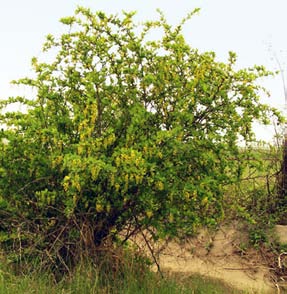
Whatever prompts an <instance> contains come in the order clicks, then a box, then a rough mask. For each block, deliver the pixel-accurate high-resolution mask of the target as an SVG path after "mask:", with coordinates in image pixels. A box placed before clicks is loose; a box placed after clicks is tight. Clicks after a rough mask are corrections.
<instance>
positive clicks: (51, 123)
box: [0, 8, 280, 273]
mask: <svg viewBox="0 0 287 294" xmlns="http://www.w3.org/2000/svg"><path fill="white" fill-rule="evenodd" d="M195 12H196V11H194V12H193V13H191V14H190V15H188V17H187V18H186V19H184V20H183V21H182V22H181V23H180V24H179V25H178V26H176V27H172V26H170V25H169V24H168V23H167V22H166V20H165V18H164V16H163V15H162V14H161V13H160V14H159V19H158V20H155V21H148V22H146V23H145V24H143V25H141V26H137V25H135V24H134V21H133V15H134V13H124V14H123V15H122V16H117V15H106V14H104V13H103V12H96V13H93V12H92V11H90V10H89V9H85V8H78V9H77V11H76V13H75V15H74V16H72V17H66V18H63V19H62V20H61V22H62V23H63V24H65V25H66V26H67V32H66V33H65V34H63V35H62V36H60V37H54V36H52V35H49V36H47V41H46V43H45V44H44V47H43V50H44V52H49V53H48V55H49V57H51V56H54V57H53V59H52V61H51V62H48V63H45V62H41V61H39V60H38V59H37V58H33V59H32V65H33V68H34V71H35V78H23V79H21V80H19V81H17V82H15V83H17V84H24V85H27V86H30V87H32V88H33V89H34V90H35V91H36V93H37V95H36V97H35V98H32V97H11V98H9V99H8V100H4V101H3V100H2V101H0V107H1V108H0V109H1V110H2V112H1V115H0V124H1V125H2V126H3V129H2V132H1V133H0V139H2V140H1V141H0V150H1V152H0V164H1V165H0V243H1V248H2V250H4V252H5V254H6V255H7V258H8V261H10V262H12V263H18V264H21V265H24V264H27V265H30V266H31V265H32V264H33V265H34V266H35V265H36V266H40V267H41V268H45V269H47V268H49V269H52V270H53V271H54V272H59V273H63V272H70V271H71V269H72V268H73V267H74V266H75V265H76V264H77V263H78V262H79V261H80V260H81V258H83V257H90V258H94V259H97V258H99V256H100V255H101V252H104V250H103V249H105V248H106V251H109V250H111V248H113V246H115V243H116V242H117V244H118V243H119V242H123V243H124V242H126V241H127V240H128V239H129V238H130V237H131V236H133V235H134V234H136V233H138V232H139V231H143V230H149V231H150V232H152V234H153V237H154V238H155V239H156V238H160V237H164V236H181V235H188V234H191V233H193V232H194V231H195V230H196V228H197V227H198V226H200V225H214V224H216V222H217V221H218V220H220V219H222V218H223V216H224V212H223V207H224V204H225V203H226V199H225V197H224V195H226V189H227V187H228V188H229V187H231V185H235V184H237V183H240V182H241V180H242V179H243V177H244V176H245V174H244V173H245V171H246V170H247V169H248V168H249V167H252V166H254V161H253V160H252V159H250V150H251V149H250V148H251V147H250V146H252V142H253V141H254V134H253V132H252V123H253V122H254V121H256V120H258V121H260V122H262V123H264V124H267V123H268V122H269V118H270V117H272V116H275V117H277V118H278V119H279V120H280V117H279V116H278V113H277V111H276V110H274V109H272V108H270V107H269V106H267V105H263V104H261V103H260V101H259V100H260V93H261V91H262V90H264V89H262V87H260V86H259V85H258V84H257V83H256V82H257V79H258V78H261V77H265V76H268V75H271V73H270V72H268V71H266V70H265V68H264V67H262V66H254V67H253V68H249V69H241V70H236V69H235V68H234V66H235V63H236V56H235V54H234V53H230V54H229V59H228V61H227V62H226V63H223V62H218V61H216V57H215V54H214V53H212V52H205V53H200V52H199V51H198V50H196V49H194V48H192V47H191V46H190V45H189V44H187V43H186V41H185V39H184V36H183V35H182V33H181V29H182V26H183V25H184V23H185V21H187V20H188V19H189V18H190V17H191V16H192V15H193V14H194V13H195ZM154 30H155V31H161V36H160V37H159V38H157V39H154V35H153V33H152V32H153V31H154ZM13 104H21V105H24V106H25V107H24V108H23V109H25V111H22V112H16V111H8V110H7V108H6V107H7V106H13ZM9 109H11V107H9ZM239 140H240V141H241V143H242V144H243V143H244V144H245V146H247V147H246V149H242V148H240V147H239V144H238V141H239ZM118 232H127V233H126V236H125V238H124V240H121V241H120V240H118V239H117V234H118Z"/></svg>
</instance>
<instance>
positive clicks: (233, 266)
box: [137, 224, 287, 293]
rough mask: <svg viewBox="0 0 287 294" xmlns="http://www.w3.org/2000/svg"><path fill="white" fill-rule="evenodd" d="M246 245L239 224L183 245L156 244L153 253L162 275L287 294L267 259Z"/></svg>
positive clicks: (285, 230) (282, 231)
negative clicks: (202, 278)
mask: <svg viewBox="0 0 287 294" xmlns="http://www.w3.org/2000/svg"><path fill="white" fill-rule="evenodd" d="M275 231H276V232H274V234H275V233H276V234H277V235H280V234H281V235H282V237H283V238H287V237H286V234H287V227H285V226H284V227H283V226H282V228H279V227H278V228H277V227H276V228H275ZM285 233H286V234H285ZM286 240H287V239H286ZM142 241H143V240H141V241H139V240H137V244H138V245H139V244H140V245H139V246H142V249H143V250H145V251H147V252H148V251H150V250H149V249H148V248H144V245H143V244H145V242H142ZM247 242H248V237H247V234H246V232H245V233H244V228H241V229H240V230H239V229H238V225H237V224H232V225H224V226H222V227H221V228H220V229H218V230H216V231H207V230H202V231H201V232H200V233H199V235H198V236H196V237H194V238H190V239H186V240H184V241H181V242H174V241H172V242H165V243H161V244H159V243H156V244H154V245H153V246H154V247H153V252H154V254H155V256H156V258H157V260H158V263H159V265H160V268H161V270H162V271H163V272H170V273H184V274H185V275H189V274H190V275H191V274H201V275H204V276H208V277H211V278H218V279H222V280H223V281H224V282H225V283H227V284H229V285H231V286H233V287H235V288H238V289H240V290H247V291H248V293H287V287H286V288H285V289H284V283H285V282H283V281H282V282H280V283H279V282H276V281H275V280H276V279H274V275H273V274H272V270H271V269H270V266H269V265H268V262H267V258H266V260H265V259H264V258H262V255H260V254H259V253H258V251H256V250H250V249H248V250H247V249H246V244H247ZM155 268H156V267H155Z"/></svg>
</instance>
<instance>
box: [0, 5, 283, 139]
mask: <svg viewBox="0 0 287 294" xmlns="http://www.w3.org/2000/svg"><path fill="white" fill-rule="evenodd" d="M78 5H81V6H85V7H90V8H91V9H94V10H104V11H106V12H108V13H109V12H110V13H115V12H118V13H120V12H121V11H122V10H126V11H130V10H136V11H138V14H137V19H138V20H146V19H154V18H155V17H156V16H157V13H156V8H160V9H161V10H162V11H163V12H164V13H165V15H166V17H167V19H168V21H169V22H170V23H172V24H177V23H178V22H179V21H180V19H181V18H182V17H184V16H185V15H186V14H187V13H188V12H190V11H191V10H193V9H194V8H196V7H200V8H201V12H200V14H199V15H197V16H195V17H194V18H193V19H192V20H191V21H189V22H188V23H187V25H186V26H185V29H184V33H185V37H186V39H187V40H188V41H189V43H190V44H191V45H192V46H193V47H196V48H198V49H200V50H202V51H214V52H215V53H216V54H217V56H218V59H219V60H221V61H226V58H227V56H228V51H235V52H236V53H237V55H238V66H239V67H248V66H252V65H254V64H258V65H265V66H266V67H267V68H269V69H276V67H277V65H276V63H275V62H274V60H272V54H271V53H270V52H269V51H268V46H272V48H273V50H274V51H275V52H276V53H277V56H278V58H279V60H280V62H281V64H282V66H285V65H286V73H287V34H286V22H287V16H286V14H287V1H286V0H272V1H271V0H178V1H176V0H157V1H156V0H145V1H143V0H49V1H43V0H42V1H41V0H26V1H23V0H9V1H1V2H0V37H1V40H0V44H1V46H0V97H7V96H11V95H15V94H19V90H18V91H16V89H15V87H14V86H11V85H10V84H9V82H10V81H11V80H13V79H17V78H21V77H23V76H26V75H28V74H29V72H30V70H31V66H30V60H31V58H32V57H33V56H38V55H40V53H41V46H42V44H43V42H44V37H45V36H46V35H47V34H49V33H51V34H57V33H60V32H63V29H64V27H63V26H62V25H61V24H60V23H59V21H58V20H59V19H60V18H61V17H64V16H69V15H72V14H73V12H74V10H75V9H76V7H77V6H78ZM263 84H264V85H265V86H266V87H267V88H268V89H269V90H270V92H271V97H270V98H268V99H266V98H263V101H264V102H268V103H269V104H271V105H273V106H276V107H282V105H283V104H284V93H283V84H282V80H281V78H280V76H278V77H277V78H275V79H269V80H264V81H263ZM22 90H23V89H22ZM257 133H260V137H261V138H263V139H268V138H270V136H271V135H270V132H269V130H268V131H267V129H266V128H265V129H262V128H261V129H258V130H257Z"/></svg>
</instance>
